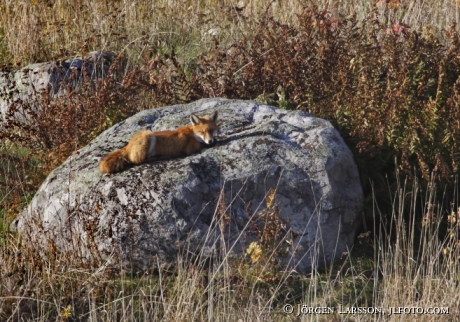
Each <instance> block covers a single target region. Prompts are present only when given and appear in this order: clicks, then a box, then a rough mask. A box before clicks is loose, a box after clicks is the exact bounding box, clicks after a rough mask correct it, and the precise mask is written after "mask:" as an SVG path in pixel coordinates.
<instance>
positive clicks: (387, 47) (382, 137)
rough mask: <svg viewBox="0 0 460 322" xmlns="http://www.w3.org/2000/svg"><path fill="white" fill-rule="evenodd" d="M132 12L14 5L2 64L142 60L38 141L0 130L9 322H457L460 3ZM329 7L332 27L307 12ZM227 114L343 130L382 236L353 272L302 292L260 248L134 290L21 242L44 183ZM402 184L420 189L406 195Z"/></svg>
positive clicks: (4, 296) (37, 129)
mask: <svg viewBox="0 0 460 322" xmlns="http://www.w3.org/2000/svg"><path fill="white" fill-rule="evenodd" d="M133 3H134V2H129V1H116V2H109V1H102V0H96V1H87V0H80V1H70V0H61V1H36V0H32V1H23V0H17V1H16V0H15V1H13V0H4V1H3V2H2V3H1V4H0V63H1V64H7V65H10V66H16V67H17V66H24V65H27V64H28V63H30V62H37V61H46V60H51V59H54V58H59V59H60V58H62V57H65V56H75V55H82V54H86V53H87V52H88V51H89V50H94V49H96V50H101V49H103V50H112V51H114V52H116V53H123V54H124V57H126V58H127V61H125V62H123V64H121V63H120V65H117V64H118V63H115V65H114V68H116V67H117V66H121V67H122V70H121V71H120V72H119V73H116V74H115V76H114V77H113V78H110V77H109V78H107V79H106V80H104V81H101V82H98V83H88V84H86V85H84V86H87V87H86V90H83V91H82V92H80V93H72V94H71V95H70V96H69V97H67V98H66V99H64V100H62V101H60V102H57V103H52V104H50V102H48V101H46V96H45V100H44V101H42V102H39V103H42V104H43V106H45V107H49V106H51V107H52V109H48V110H47V109H46V108H44V109H43V112H42V113H43V114H41V115H35V117H36V118H37V120H38V121H37V123H36V124H33V125H27V126H26V125H24V124H14V123H10V125H9V126H7V127H6V128H2V129H1V130H0V134H1V135H2V139H1V145H0V263H2V264H1V266H0V320H7V321H8V320H9V321H19V320H21V319H24V320H35V321H49V320H61V321H88V320H91V321H99V320H101V321H102V320H106V321H119V320H126V321H139V320H141V321H157V320H158V321H160V320H167V321H168V320H174V321H190V320H195V321H201V320H213V321H219V320H221V321H239V320H242V321H258V320H259V321H262V320H263V321H297V320H299V319H301V320H302V321H342V320H347V321H370V320H372V321H407V320H416V321H456V320H458V319H459V317H460V316H459V314H460V313H459V312H458V311H455V310H458V303H459V302H460V298H459V294H460V292H459V291H460V290H459V277H460V274H459V273H460V272H459V269H460V268H459V265H458V260H459V255H460V254H459V247H458V243H459V235H458V234H459V226H458V222H459V220H460V219H459V216H460V215H459V212H458V210H457V209H458V205H459V200H458V196H457V189H458V184H457V182H456V175H457V174H458V164H460V154H459V153H458V152H457V151H458V145H459V142H460V127H459V125H458V124H460V123H459V122H460V121H459V120H460V116H459V114H458V101H459V98H460V88H458V83H459V79H458V75H459V70H460V61H459V57H458V55H457V52H458V51H459V50H460V40H459V37H458V33H457V32H458V25H456V26H454V27H452V24H453V23H457V22H458V20H459V19H458V18H459V10H458V9H459V8H458V6H459V4H458V2H456V1H454V0H443V1H434V0H432V1H423V0H415V1H409V0H401V1H397V0H391V1H387V2H385V3H383V1H365V0H354V1H338V0H331V1H319V0H318V1H307V2H306V3H305V2H303V1H300V0H299V1H295V0H286V1H277V2H273V3H271V5H270V6H269V7H267V3H266V2H264V1H260V0H253V1H251V0H248V1H238V2H237V1H230V0H227V1H212V0H209V1H182V2H181V1H176V2H174V1H172V2H171V1H163V0H159V1H147V0H140V1H136V3H135V5H133ZM315 3H316V4H318V5H319V9H315V8H314V7H311V6H310V5H311V4H315ZM303 5H306V7H307V10H306V11H302V9H303ZM267 8H268V9H267ZM325 8H326V9H325ZM405 24H407V26H406V25H405ZM409 27H410V28H409ZM211 29H216V30H218V32H217V36H212V35H211V34H210V33H208V31H210V30H211ZM173 49H174V50H173ZM125 63H126V64H125ZM94 87H96V88H97V89H98V90H97V91H93V89H94ZM83 88H85V87H83ZM214 96H225V97H229V98H249V99H254V98H258V99H259V100H264V101H270V102H271V103H272V104H275V105H278V106H279V107H282V108H298V109H304V110H309V111H311V112H313V113H314V114H316V115H317V116H321V117H325V118H327V119H329V120H331V121H332V122H333V123H334V124H335V125H336V126H337V127H338V128H339V130H340V131H341V133H342V134H343V135H344V137H345V138H346V140H347V142H348V144H349V145H350V146H351V148H352V149H353V150H354V152H355V157H356V160H357V162H358V163H359V167H360V172H361V177H362V179H363V184H364V187H365V193H366V197H367V202H366V205H367V207H366V210H365V217H366V218H367V220H366V221H365V225H367V227H369V228H368V229H364V230H363V234H362V235H361V238H358V240H357V244H356V247H355V249H354V250H353V251H351V252H350V254H348V255H347V256H345V257H344V258H343V259H342V260H341V261H339V262H338V263H336V264H335V265H334V266H331V267H328V268H326V269H324V270H322V271H314V272H312V273H311V274H309V275H302V276H298V275H294V274H291V273H290V272H279V271H277V269H276V267H273V266H271V265H265V264H264V265H259V264H257V263H258V260H257V258H258V257H260V258H261V259H260V260H261V261H263V260H264V258H270V255H271V250H270V249H269V248H266V246H267V245H265V246H264V245H262V246H264V247H265V248H262V249H261V252H262V253H261V254H262V255H257V256H255V254H256V253H255V252H254V250H253V253H251V254H250V255H248V256H245V257H242V258H236V259H231V260H230V259H228V258H221V259H220V260H219V261H216V262H214V263H211V264H210V263H208V262H205V261H204V260H198V261H197V262H195V263H194V264H193V265H192V264H190V263H189V262H188V261H187V259H186V258H181V259H179V263H180V264H179V265H178V267H177V268H175V269H174V270H166V269H164V268H161V267H160V265H159V266H158V267H157V268H156V269H154V270H153V271H152V272H150V273H149V274H145V275H140V276H137V275H132V274H129V273H128V272H125V271H123V270H121V269H120V268H119V267H108V266H105V265H101V266H99V267H92V268H91V267H85V265H83V264H82V263H80V262H79V261H78V260H77V259H75V258H73V257H72V254H51V255H50V257H49V258H38V257H37V256H36V254H34V252H32V251H30V250H28V249H27V248H26V247H24V245H22V244H21V241H20V239H19V237H18V236H14V235H12V234H11V233H10V232H8V228H7V227H8V225H9V222H10V221H11V219H12V217H13V216H14V215H15V214H17V213H18V212H19V211H20V209H22V208H23V207H24V206H25V205H26V204H27V203H28V201H29V200H30V198H31V196H32V195H33V193H34V192H35V191H36V189H37V188H38V186H39V185H40V182H42V180H43V178H44V176H46V174H47V172H48V171H50V170H51V169H52V168H53V167H55V166H56V165H57V164H59V163H60V161H61V160H62V159H64V158H66V157H67V156H68V155H69V154H70V153H72V151H74V150H75V149H78V148H79V147H81V146H83V145H84V144H86V143H87V142H88V141H89V140H91V139H92V138H93V137H94V136H95V135H97V134H98V133H99V132H100V131H101V130H102V129H104V128H106V127H107V126H110V125H111V124H113V123H114V122H117V121H119V120H120V119H122V118H126V117H127V116H129V115H131V114H132V113H134V112H136V111H137V110H141V109H145V108H148V107H157V106H163V105H169V104H173V103H182V102H188V101H190V100H194V99H197V98H201V97H214ZM17 104H18V105H20V104H21V102H18V103H17ZM24 107H25V108H26V110H27V106H22V108H24ZM56 119H62V120H63V122H62V124H60V125H59V126H57V125H56V123H55V122H54V121H55V120H56ZM18 133H24V136H23V137H22V138H21V137H18V136H17V134H18ZM24 139H25V140H24ZM395 155H396V156H398V158H399V160H400V163H399V164H398V166H395V165H394V162H393V160H394V156H395ZM398 168H399V169H400V170H401V171H404V172H403V173H404V177H405V176H406V175H407V178H409V180H408V181H407V182H404V183H401V182H399V181H398V178H399V177H400V176H402V175H400V174H399V173H397V169H398ZM414 168H415V169H416V171H415V173H416V175H414V171H413V169H414ZM387 175H388V176H387ZM417 178H420V179H417ZM418 180H420V182H419V181H418ZM386 182H389V183H388V184H387V183H386ZM373 184H374V185H375V191H373V188H372V185H373ZM436 187H442V189H436ZM446 187H447V188H446ZM440 190H442V191H440ZM271 223H272V224H276V218H275V219H273V218H272V220H271ZM274 226H276V225H274ZM367 231H371V232H370V233H367ZM261 234H263V231H261ZM284 304H293V305H297V304H307V305H309V306H310V307H311V306H324V307H333V308H335V311H336V312H335V313H334V314H333V315H317V314H307V315H302V316H301V317H300V318H299V317H295V316H294V315H292V314H291V315H286V314H285V313H283V312H282V308H283V305H284ZM339 305H342V307H343V308H344V309H345V308H346V307H371V306H372V307H377V308H383V309H385V310H387V309H388V308H389V307H406V308H407V307H416V308H428V307H448V308H449V314H448V315H447V314H443V315H433V314H423V315H421V314H410V315H408V314H399V315H398V314H395V315H391V316H389V315H388V314H385V315H380V314H377V315H371V314H354V315H353V314H349V315H347V314H338V313H337V309H338V307H339ZM295 310H297V307H295Z"/></svg>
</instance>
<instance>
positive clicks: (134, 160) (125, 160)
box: [99, 111, 218, 173]
mask: <svg viewBox="0 0 460 322" xmlns="http://www.w3.org/2000/svg"><path fill="white" fill-rule="evenodd" d="M190 120H191V122H192V125H189V126H183V127H180V128H178V129H177V130H173V131H161V132H152V131H150V130H142V131H140V132H138V133H136V134H135V135H134V136H133V137H132V138H131V140H130V141H129V143H128V144H127V145H126V146H125V147H124V148H122V149H121V150H118V151H115V152H112V153H109V154H108V155H107V156H105V157H104V158H102V160H101V162H100V163H99V170H100V171H101V172H102V173H115V172H120V171H123V170H125V169H126V168H128V167H129V165H130V164H136V165H137V164H141V163H144V162H147V161H149V160H153V159H157V157H176V156H180V155H189V154H193V153H196V152H198V151H200V150H201V149H202V148H203V147H205V146H206V145H209V144H211V143H212V142H214V135H215V133H216V131H217V129H218V126H217V123H216V120H217V111H214V112H213V113H212V114H211V115H208V116H204V117H198V116H196V115H194V114H191V115H190Z"/></svg>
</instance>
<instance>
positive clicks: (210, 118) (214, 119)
mask: <svg viewBox="0 0 460 322" xmlns="http://www.w3.org/2000/svg"><path fill="white" fill-rule="evenodd" d="M209 120H210V121H211V122H215V121H216V120H217V111H214V112H212V114H211V115H209Z"/></svg>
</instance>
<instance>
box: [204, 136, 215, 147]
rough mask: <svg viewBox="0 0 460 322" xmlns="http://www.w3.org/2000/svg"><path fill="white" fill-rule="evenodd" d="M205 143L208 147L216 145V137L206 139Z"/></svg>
mask: <svg viewBox="0 0 460 322" xmlns="http://www.w3.org/2000/svg"><path fill="white" fill-rule="evenodd" d="M204 143H206V144H207V145H211V144H213V143H214V137H212V136H211V137H210V138H209V139H204Z"/></svg>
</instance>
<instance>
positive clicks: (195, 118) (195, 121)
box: [190, 114, 200, 125]
mask: <svg viewBox="0 0 460 322" xmlns="http://www.w3.org/2000/svg"><path fill="white" fill-rule="evenodd" d="M190 122H192V124H193V125H198V124H200V118H199V117H198V116H196V115H195V114H190Z"/></svg>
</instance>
